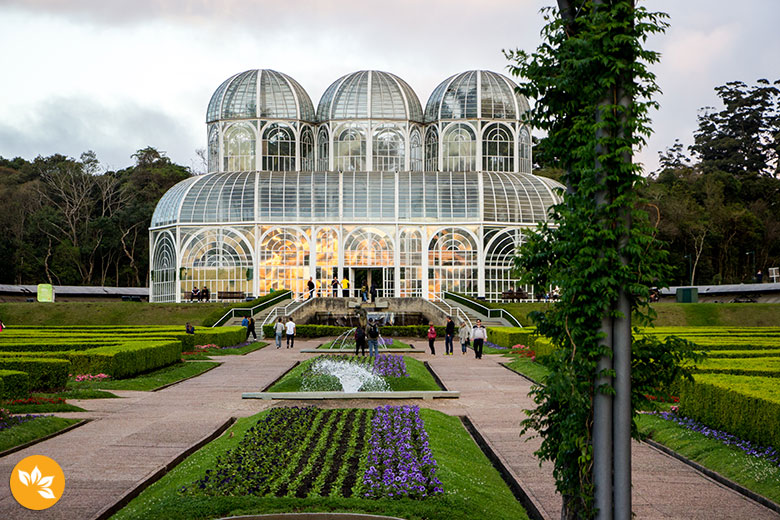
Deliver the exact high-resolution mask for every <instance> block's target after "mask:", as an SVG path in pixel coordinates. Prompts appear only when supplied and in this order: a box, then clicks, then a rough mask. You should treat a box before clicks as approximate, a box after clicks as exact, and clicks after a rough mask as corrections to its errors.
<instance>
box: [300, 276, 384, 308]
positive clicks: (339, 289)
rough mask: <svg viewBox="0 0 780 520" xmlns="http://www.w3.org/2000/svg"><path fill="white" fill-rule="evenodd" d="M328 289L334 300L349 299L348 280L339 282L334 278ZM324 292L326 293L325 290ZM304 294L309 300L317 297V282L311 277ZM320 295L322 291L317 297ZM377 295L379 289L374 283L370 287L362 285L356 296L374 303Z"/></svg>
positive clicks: (365, 284)
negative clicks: (340, 297)
mask: <svg viewBox="0 0 780 520" xmlns="http://www.w3.org/2000/svg"><path fill="white" fill-rule="evenodd" d="M323 285H324V282H323ZM330 289H331V295H332V296H333V297H334V298H338V297H339V296H343V297H344V298H349V279H348V278H344V279H343V280H341V281H339V279H338V277H337V276H334V277H333V280H331V281H330ZM325 292H326V293H327V289H326V291H325ZM306 293H307V294H308V295H309V298H314V297H315V296H316V295H317V282H315V281H314V278H313V277H309V281H308V282H306ZM322 293H323V291H322V290H320V291H319V295H320V296H322ZM378 293H379V289H378V288H377V286H376V284H375V283H372V284H371V287H369V286H368V284H367V283H363V286H362V287H361V288H360V290H359V294H358V296H359V297H360V298H361V299H362V300H363V301H364V302H367V301H369V299H370V300H371V301H372V302H374V301H376V297H377V294H378Z"/></svg>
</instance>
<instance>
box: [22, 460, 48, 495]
mask: <svg viewBox="0 0 780 520" xmlns="http://www.w3.org/2000/svg"><path fill="white" fill-rule="evenodd" d="M19 480H20V481H21V482H22V484H24V485H25V486H28V487H29V486H36V487H39V488H41V489H39V490H38V494H39V495H41V496H42V497H43V498H50V499H52V500H53V499H56V498H57V497H55V496H54V493H52V490H51V489H49V488H50V487H51V484H52V482H53V481H54V477H44V476H43V475H41V470H39V469H38V466H35V469H33V470H32V473H27V472H26V471H22V470H19Z"/></svg>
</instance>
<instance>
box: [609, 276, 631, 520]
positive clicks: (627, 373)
mask: <svg viewBox="0 0 780 520" xmlns="http://www.w3.org/2000/svg"><path fill="white" fill-rule="evenodd" d="M617 310H618V312H619V313H620V314H622V317H619V318H614V319H613V331H614V336H613V347H612V348H613V352H614V358H613V359H612V363H613V366H614V368H615V382H614V385H615V398H614V404H613V410H612V413H613V418H612V420H613V428H614V431H613V450H614V451H613V461H612V463H613V465H614V473H613V479H614V481H613V486H614V497H613V498H614V508H615V520H630V519H631V304H630V302H629V300H628V295H626V293H625V291H623V290H621V291H620V293H619V295H618V305H617Z"/></svg>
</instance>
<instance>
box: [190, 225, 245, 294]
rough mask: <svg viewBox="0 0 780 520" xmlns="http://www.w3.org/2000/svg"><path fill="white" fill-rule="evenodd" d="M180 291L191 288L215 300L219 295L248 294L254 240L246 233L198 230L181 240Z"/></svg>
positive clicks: (230, 229)
mask: <svg viewBox="0 0 780 520" xmlns="http://www.w3.org/2000/svg"><path fill="white" fill-rule="evenodd" d="M182 241H183V244H184V246H183V247H182V253H181V267H182V269H181V291H182V292H189V291H190V290H191V289H192V288H193V287H198V288H201V289H202V288H203V287H204V286H205V287H207V288H208V289H209V291H210V292H211V295H212V298H215V299H218V298H219V293H220V292H221V291H229V292H236V291H240V292H243V293H245V294H247V295H251V294H252V279H253V277H254V274H255V273H253V271H252V269H253V264H254V255H253V252H252V246H251V245H250V244H251V243H252V242H253V241H254V238H253V236H252V235H251V231H250V230H247V229H239V228H237V229H232V228H212V229H201V230H198V231H196V232H194V233H192V234H184V235H183V236H182Z"/></svg>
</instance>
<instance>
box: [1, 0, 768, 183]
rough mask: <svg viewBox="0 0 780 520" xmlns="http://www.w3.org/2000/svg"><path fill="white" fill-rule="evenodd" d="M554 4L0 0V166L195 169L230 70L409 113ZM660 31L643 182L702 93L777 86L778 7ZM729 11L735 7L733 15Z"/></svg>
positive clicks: (314, 95)
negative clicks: (335, 87)
mask: <svg viewBox="0 0 780 520" xmlns="http://www.w3.org/2000/svg"><path fill="white" fill-rule="evenodd" d="M554 3H555V2H554V0H545V1H543V0H511V1H510V0H479V1H477V0H471V1H467V0H416V1H413V0H394V1H392V2H388V1H387V0H383V1H376V0H340V1H337V0H322V1H316V2H315V1H301V0H287V1H284V2H279V1H268V0H189V1H187V0H133V1H125V0H110V1H107V0H69V1H63V0H0V156H2V157H5V158H12V157H17V156H20V157H24V158H25V159H33V158H35V157H36V156H38V155H42V156H47V155H51V154H54V153H60V154H63V155H68V156H71V157H75V158H78V157H79V156H80V155H81V153H82V152H85V151H87V150H94V151H95V152H96V153H97V156H98V159H99V160H100V161H101V163H102V165H103V167H104V168H106V169H118V168H124V167H127V166H130V165H132V164H133V159H132V158H131V155H132V154H133V153H134V152H135V151H136V150H139V149H141V148H145V147H146V146H153V147H155V148H157V149H158V150H162V151H164V152H166V153H167V154H168V156H169V157H170V158H171V159H172V160H173V161H174V162H177V163H179V164H183V165H185V166H191V167H193V169H196V170H198V169H200V168H202V166H201V163H200V161H199V159H198V157H197V154H196V149H198V148H205V146H206V125H205V117H206V107H207V105H208V102H209V99H210V98H211V95H212V93H213V92H214V90H216V88H217V87H218V86H219V85H220V83H222V82H223V81H224V80H225V79H227V78H228V77H230V76H231V75H233V74H235V73H237V72H241V71H244V70H248V69H262V68H269V69H274V70H278V71H280V72H284V73H286V74H288V75H290V76H292V77H293V78H295V79H296V80H297V81H298V82H299V83H300V84H301V85H302V86H303V87H304V89H306V91H307V92H308V93H309V95H310V97H311V99H312V102H313V103H314V105H315V107H316V106H317V103H318V101H319V98H320V96H321V95H322V93H323V92H324V91H325V89H326V88H327V87H328V85H329V84H330V83H332V82H333V81H335V80H336V79H337V78H339V77H341V76H342V75H344V74H347V73H350V72H353V71H356V70H362V69H376V70H383V71H387V72H392V73H394V74H396V75H398V76H400V77H401V78H403V79H405V80H406V81H407V82H408V83H409V84H410V85H411V87H412V88H413V89H414V90H415V91H416V93H417V95H418V97H419V98H420V102H421V103H422V105H423V108H424V107H425V103H426V101H427V99H428V97H429V96H430V94H431V92H432V91H433V89H434V88H435V87H436V85H438V84H439V83H440V82H441V81H443V80H444V79H445V78H447V77H449V76H451V75H452V74H456V73H459V72H463V71H465V70H471V69H488V70H493V71H496V72H501V73H506V67H507V64H508V62H507V60H506V58H505V57H504V55H503V52H502V50H503V49H515V48H520V49H524V50H527V51H531V50H533V49H535V48H536V47H537V46H538V45H539V44H540V43H541V37H540V30H541V28H542V26H543V24H544V20H543V19H542V15H541V14H540V9H541V8H542V7H544V6H546V5H551V4H554ZM643 5H645V6H646V7H647V8H648V9H649V10H652V11H663V12H666V13H668V14H669V15H670V20H669V21H670V23H671V27H670V28H669V29H668V30H667V32H666V33H665V34H663V35H658V36H655V37H652V38H651V39H650V40H649V41H648V45H647V46H648V47H649V48H651V49H653V50H657V51H659V52H661V53H662V58H661V63H660V64H658V65H656V66H655V67H654V69H653V70H654V71H655V73H656V74H657V76H658V83H659V84H660V86H661V89H662V90H663V95H662V96H660V98H659V102H660V104H661V108H660V109H659V110H658V111H657V112H655V113H653V114H652V118H653V129H654V132H655V133H654V135H653V136H652V137H651V139H650V140H649V142H648V144H647V147H646V148H645V149H643V150H641V151H639V152H638V155H637V159H638V160H639V161H641V162H642V163H643V164H644V165H645V169H646V171H648V172H650V171H653V170H654V169H655V168H656V167H657V165H658V152H659V151H663V150H664V149H665V148H666V147H668V146H671V145H672V144H673V142H674V140H675V139H680V140H681V141H682V142H683V143H684V144H685V145H689V144H691V143H692V140H693V137H692V136H693V132H694V131H695V129H696V126H697V121H696V117H697V114H698V112H699V109H700V108H701V107H704V106H718V99H717V97H716V95H715V93H714V90H713V89H714V88H715V87H716V86H718V85H722V84H724V83H726V82H728V81H733V80H741V81H744V82H746V83H748V84H752V83H754V82H755V81H756V80H757V79H759V78H767V79H769V80H770V81H774V80H776V79H780V60H779V59H778V56H780V32H778V31H777V29H776V24H777V20H778V19H780V1H778V0H744V1H743V2H739V3H738V4H735V3H734V2H731V1H728V0H684V1H682V0H647V1H644V2H643ZM735 5H738V7H735Z"/></svg>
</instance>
